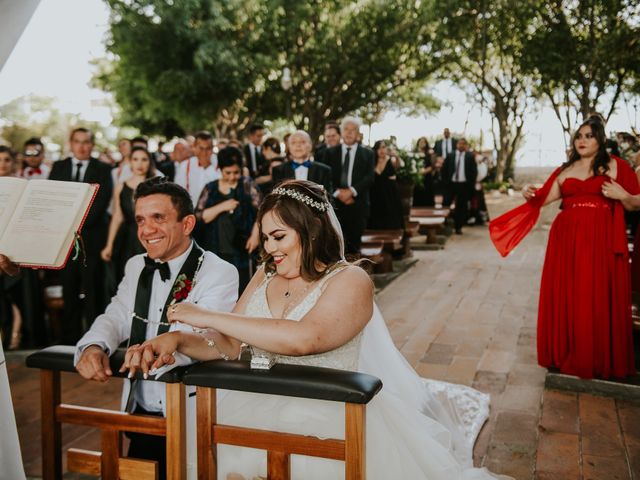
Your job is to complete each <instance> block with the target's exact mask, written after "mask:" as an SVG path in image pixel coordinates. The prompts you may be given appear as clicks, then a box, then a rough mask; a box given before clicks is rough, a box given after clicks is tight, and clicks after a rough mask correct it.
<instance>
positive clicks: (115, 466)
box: [100, 430, 122, 478]
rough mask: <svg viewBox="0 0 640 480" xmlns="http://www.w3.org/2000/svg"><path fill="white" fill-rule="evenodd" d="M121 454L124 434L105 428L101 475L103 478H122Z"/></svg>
mask: <svg viewBox="0 0 640 480" xmlns="http://www.w3.org/2000/svg"><path fill="white" fill-rule="evenodd" d="M121 454H122V434H121V433H120V432H119V431H118V430H103V431H102V455H101V456H100V476H101V477H102V478H120V473H119V469H120V466H119V463H120V455H121Z"/></svg>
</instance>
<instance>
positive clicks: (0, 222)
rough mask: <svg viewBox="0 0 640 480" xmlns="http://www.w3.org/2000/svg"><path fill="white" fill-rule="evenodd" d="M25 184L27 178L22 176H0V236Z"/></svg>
mask: <svg viewBox="0 0 640 480" xmlns="http://www.w3.org/2000/svg"><path fill="white" fill-rule="evenodd" d="M26 186H27V180H25V179H24V178H16V177H0V237H2V234H3V233H4V231H5V230H6V228H7V225H8V224H9V220H10V219H11V215H13V212H14V210H15V209H16V205H17V204H18V202H19V201H20V196H21V195H22V190H24V188H25V187H26Z"/></svg>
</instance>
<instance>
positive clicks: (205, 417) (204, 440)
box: [196, 387, 218, 480]
mask: <svg viewBox="0 0 640 480" xmlns="http://www.w3.org/2000/svg"><path fill="white" fill-rule="evenodd" d="M216 401H217V400H216V389H215V388H207V387H197V392H196V409H197V413H196V418H197V423H198V426H197V432H198V434H197V435H198V441H197V444H196V448H197V449H198V480H210V479H216V478H218V449H217V447H216V445H215V443H214V442H213V430H214V428H213V427H214V425H215V424H216V423H217V421H218V414H217V412H218V410H217V404H216Z"/></svg>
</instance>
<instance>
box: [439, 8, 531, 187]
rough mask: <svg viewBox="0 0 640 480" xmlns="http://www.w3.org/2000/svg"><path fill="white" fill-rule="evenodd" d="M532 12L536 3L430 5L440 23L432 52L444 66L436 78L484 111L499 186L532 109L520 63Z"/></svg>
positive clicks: (510, 171)
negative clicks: (487, 113) (488, 118)
mask: <svg viewBox="0 0 640 480" xmlns="http://www.w3.org/2000/svg"><path fill="white" fill-rule="evenodd" d="M534 7H535V2H532V1H527V0H522V1H519V2H512V1H509V0H495V1H492V2H488V1H486V0H485V1H480V2H476V1H471V0H436V2H435V8H434V12H435V13H436V14H437V15H439V16H440V21H439V22H438V25H439V26H438V29H437V31H436V35H435V37H436V40H435V43H434V50H435V52H436V55H438V57H440V59H441V60H442V63H443V64H444V68H442V69H441V70H440V72H439V76H440V77H441V78H443V79H450V80H453V81H454V82H456V83H457V84H458V85H459V86H461V87H462V88H463V89H465V90H466V91H467V92H468V93H469V95H470V97H471V98H472V99H473V100H475V101H476V102H477V103H480V104H484V105H487V106H488V107H489V111H490V112H491V116H492V119H493V121H492V128H491V132H492V134H493V138H494V145H495V149H496V151H497V171H496V177H497V178H496V179H497V180H498V181H502V180H503V178H505V177H508V176H511V175H512V174H513V169H514V167H515V158H516V153H517V152H518V148H519V147H520V145H521V142H522V136H523V133H524V130H523V128H524V118H525V116H526V114H527V113H528V112H529V111H530V110H531V108H532V97H533V95H532V87H533V82H532V79H531V75H530V74H528V73H527V72H525V71H523V69H522V68H521V66H520V64H519V57H520V55H521V54H522V49H523V41H524V40H525V37H524V35H525V32H526V31H527V29H528V28H529V26H530V24H531V22H532V20H533V13H534ZM443 12H444V14H443Z"/></svg>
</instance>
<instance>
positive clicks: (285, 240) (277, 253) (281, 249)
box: [262, 212, 302, 278]
mask: <svg viewBox="0 0 640 480" xmlns="http://www.w3.org/2000/svg"><path fill="white" fill-rule="evenodd" d="M262 231H263V232H264V234H263V245H264V249H265V251H266V252H267V253H268V254H269V255H271V257H272V258H273V262H274V263H275V265H276V270H277V272H278V275H280V276H282V277H285V278H296V277H298V276H300V258H301V255H302V248H301V246H300V240H299V238H298V233H297V232H296V231H295V230H294V229H292V228H291V227H289V226H288V225H286V224H285V223H284V222H283V221H282V220H280V219H279V218H278V217H277V216H276V215H275V214H274V213H273V212H267V213H266V214H265V215H264V217H263V218H262Z"/></svg>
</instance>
